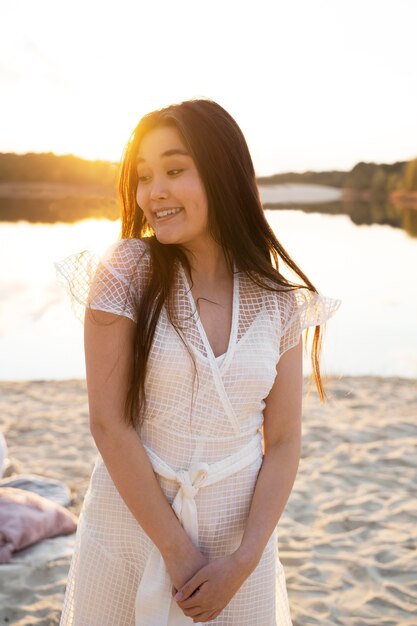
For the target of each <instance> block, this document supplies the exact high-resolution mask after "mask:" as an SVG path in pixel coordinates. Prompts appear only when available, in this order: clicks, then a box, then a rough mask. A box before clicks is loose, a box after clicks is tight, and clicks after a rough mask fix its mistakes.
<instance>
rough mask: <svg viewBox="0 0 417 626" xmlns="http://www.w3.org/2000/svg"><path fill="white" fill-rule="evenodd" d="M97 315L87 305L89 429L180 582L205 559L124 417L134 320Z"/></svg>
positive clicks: (128, 502)
mask: <svg viewBox="0 0 417 626" xmlns="http://www.w3.org/2000/svg"><path fill="white" fill-rule="evenodd" d="M93 314H94V320H96V321H93V320H92V315H91V311H89V310H88V309H87V312H86V316H85V322H84V349H85V362H86V376H87V390H88V403H89V414H90V431H91V434H92V436H93V438H94V441H95V443H96V446H97V448H98V450H99V452H100V454H101V456H102V457H103V461H104V463H105V465H106V468H107V470H108V472H109V474H110V476H111V478H112V480H113V482H114V484H115V486H116V488H117V490H118V491H119V493H120V495H121V497H122V498H123V500H124V502H125V503H126V505H127V507H128V508H129V509H130V511H131V512H132V514H133V516H134V517H135V518H136V520H137V521H138V523H139V524H140V526H141V527H142V528H143V530H144V531H145V532H146V534H147V535H148V536H149V537H150V539H151V540H152V541H153V542H154V544H155V545H156V546H157V548H158V550H159V551H160V552H161V554H162V556H163V558H164V560H165V563H166V565H167V569H168V571H169V573H170V575H171V578H172V581H173V583H174V584H175V585H176V586H177V587H178V586H180V585H181V584H183V583H184V582H185V581H186V580H188V578H189V577H190V576H192V575H193V574H194V573H195V572H196V571H197V570H198V569H199V567H202V566H203V565H204V564H205V563H207V559H206V557H204V556H203V555H202V554H201V553H200V551H199V550H198V549H197V548H196V546H194V544H193V543H192V541H191V539H189V537H188V535H187V534H186V532H185V530H184V529H183V527H182V526H181V524H180V522H179V520H178V518H177V516H176V515H175V513H174V511H173V509H172V507H171V505H170V504H169V502H168V500H167V499H166V497H165V494H164V492H163V491H162V489H161V487H160V484H159V482H158V481H157V479H156V476H155V473H154V471H153V467H152V464H151V462H150V460H149V457H148V455H147V453H146V450H145V448H144V446H143V444H142V442H141V439H140V437H139V435H138V433H137V432H136V431H135V430H134V429H133V428H131V427H130V426H127V425H126V424H125V423H124V422H123V420H122V412H123V407H124V400H125V394H126V392H127V383H128V380H129V371H130V367H131V366H132V363H133V338H134V332H135V323H134V322H133V321H132V320H130V319H129V318H127V317H123V316H118V315H114V314H113V313H107V312H103V311H98V310H94V312H93ZM114 320H116V321H114ZM109 321H112V323H111V324H109Z"/></svg>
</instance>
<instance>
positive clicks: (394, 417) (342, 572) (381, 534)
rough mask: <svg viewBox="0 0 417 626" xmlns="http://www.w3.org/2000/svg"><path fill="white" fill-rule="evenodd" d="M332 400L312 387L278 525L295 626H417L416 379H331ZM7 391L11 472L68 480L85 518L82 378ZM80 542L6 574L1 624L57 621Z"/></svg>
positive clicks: (24, 559) (42, 551) (3, 407)
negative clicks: (291, 483)
mask: <svg viewBox="0 0 417 626" xmlns="http://www.w3.org/2000/svg"><path fill="white" fill-rule="evenodd" d="M326 391H327V393H328V395H329V401H328V402H327V403H326V404H325V405H320V403H319V401H318V398H317V395H316V393H315V391H314V388H313V390H312V391H311V393H310V395H308V396H305V399H304V412H303V415H304V438H303V452H302V460H301V463H300V468H299V473H298V476H297V480H296V483H295V486H294V490H293V492H292V494H291V497H290V500H289V502H288V505H287V508H286V510H285V513H284V515H283V517H282V519H281V522H280V533H279V536H280V544H279V545H280V557H281V560H282V562H283V564H284V567H285V570H286V575H287V583H288V594H289V599H290V604H291V610H292V616H293V623H294V626H307V625H308V626H310V625H313V624H317V625H320V626H338V625H343V626H365V625H368V624H369V625H370V624H372V625H375V626H416V625H417V574H416V572H417V549H416V548H417V540H416V536H417V498H416V492H417V454H416V450H417V381H415V380H410V379H399V378H373V377H343V378H340V379H337V378H329V379H328V381H327V383H326ZM305 392H307V381H306V382H305ZM0 394H1V395H0V430H1V431H2V432H3V433H4V435H5V437H6V441H7V444H8V447H9V456H10V458H11V459H12V462H13V464H14V469H15V470H16V471H17V472H22V473H23V472H24V473H36V474H41V475H44V476H49V477H53V478H57V479H60V480H63V481H65V482H66V484H67V485H68V486H69V487H70V489H71V495H72V501H71V506H70V509H71V510H72V511H73V512H74V513H76V514H79V512H80V508H81V505H82V501H83V497H84V495H85V492H86V490H87V487H88V482H89V477H90V474H91V471H92V468H93V465H94V460H95V456H96V448H95V445H94V441H93V439H92V437H91V435H90V432H89V428H88V404H87V396H86V387H85V381H78V380H69V381H39V382H0ZM73 541H74V535H72V536H69V537H60V538H56V539H49V540H47V541H43V542H41V543H40V544H38V545H37V546H35V547H33V548H27V549H26V550H23V551H21V552H20V553H16V555H15V557H14V558H13V564H12V565H7V566H0V623H1V624H16V625H18V626H28V625H31V624H36V625H42V626H46V625H48V626H50V625H52V624H58V623H59V615H60V610H61V607H62V600H63V594H64V590H65V583H66V576H67V573H68V568H69V563H70V556H71V550H72V546H73ZM115 626H117V625H115ZM236 626H238V625H236ZM254 626H262V625H261V624H259V625H254Z"/></svg>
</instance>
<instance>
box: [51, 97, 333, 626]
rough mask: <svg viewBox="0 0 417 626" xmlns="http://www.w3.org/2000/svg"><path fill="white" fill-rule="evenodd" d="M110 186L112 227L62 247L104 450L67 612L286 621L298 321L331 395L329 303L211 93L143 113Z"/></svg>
mask: <svg viewBox="0 0 417 626" xmlns="http://www.w3.org/2000/svg"><path fill="white" fill-rule="evenodd" d="M119 193H120V199H121V206H122V232H121V237H122V238H121V239H120V240H118V241H117V242H115V243H114V244H112V246H110V248H109V249H108V250H107V252H106V253H105V254H104V255H103V257H102V258H101V259H99V260H97V259H95V257H94V256H92V255H91V254H89V253H88V252H84V253H79V254H75V255H72V256H70V257H67V258H66V259H63V260H62V261H60V262H58V263H56V264H55V265H56V268H57V270H58V271H59V274H58V276H59V277H60V278H61V279H62V278H63V284H64V285H65V286H66V287H67V288H68V290H69V291H70V293H71V296H72V303H73V305H74V307H75V311H76V312H77V314H78V313H79V312H80V308H79V305H82V306H85V307H86V309H85V318H84V320H83V321H84V338H85V357H86V374H87V389H88V401H89V414H90V429H91V433H92V436H93V438H94V441H95V443H96V445H97V448H98V451H99V455H98V458H97V461H96V464H95V467H94V471H93V474H92V477H91V481H90V485H89V488H88V491H87V494H86V497H85V500H84V504H83V509H82V512H81V515H80V520H79V527H78V530H77V541H76V546H75V551H74V556H73V559H72V562H71V567H70V572H69V577H68V584H67V590H66V595H65V601H64V609H63V612H62V618H61V626H69V625H74V626H122V625H123V626H132V625H134V624H135V625H136V626H165V625H168V624H169V625H170V626H174V625H175V626H180V625H186V624H191V623H208V624H211V623H213V624H216V625H228V626H230V625H232V624H233V625H236V626H255V625H259V626H269V625H275V624H279V625H281V626H282V625H288V624H291V618H290V611H289V606H288V599H287V592H286V585H285V575H284V571H283V568H282V565H281V563H280V560H279V556H278V545H277V534H276V533H277V530H276V527H277V523H278V520H279V518H280V516H281V514H282V511H283V509H284V506H285V504H286V501H287V499H288V497H289V494H290V491H291V489H292V486H293V482H294V479H295V475H296V471H297V467H298V462H299V457H300V438H301V435H300V433H301V398H302V335H301V333H302V330H303V329H305V328H308V327H309V326H316V328H315V335H314V341H313V346H312V361H313V372H314V376H315V380H316V384H317V388H318V390H319V394H320V397H321V399H322V400H323V399H324V398H325V394H324V391H323V388H322V384H321V378H320V372H319V362H318V356H319V347H320V324H322V323H324V322H325V321H326V319H328V318H329V317H330V316H331V315H332V314H333V313H334V312H335V311H336V309H337V308H338V306H339V305H340V301H339V300H334V299H331V298H326V297H324V296H321V295H318V292H317V290H316V289H315V287H314V286H313V285H312V284H311V282H310V281H309V280H308V278H307V277H306V276H305V275H304V274H303V273H302V271H301V270H300V269H299V268H298V267H297V265H296V264H295V263H294V262H293V261H292V260H291V258H290V257H289V255H288V253H287V252H286V251H285V250H284V249H283V247H282V246H281V245H280V243H279V242H278V241H277V239H276V237H275V235H274V233H273V232H272V230H271V229H270V227H269V225H268V223H267V221H266V219H265V216H264V212H263V209H262V205H261V202H260V199H259V194H258V189H257V186H256V180H255V173H254V168H253V164H252V160H251V157H250V154H249V151H248V147H247V144H246V141H245V139H244V137H243V135H242V132H241V131H240V129H239V127H238V126H237V124H236V122H235V121H234V120H233V118H232V117H231V116H230V115H229V114H228V113H227V112H226V111H225V110H224V109H223V108H222V107H221V106H219V105H218V104H216V103H215V102H213V101H211V100H208V99H198V100H189V101H185V102H182V103H180V104H175V105H172V106H168V107H166V108H164V109H161V110H157V111H154V112H151V113H149V114H148V115H145V116H144V117H143V118H142V119H141V120H140V122H139V124H138V125H137V127H136V128H135V130H134V131H133V133H132V136H131V138H130V140H129V142H128V144H127V147H126V150H125V153H124V157H123V159H122V164H121V168H120V175H119ZM280 259H281V260H282V261H283V262H284V263H286V265H287V266H288V267H290V268H291V269H292V270H293V271H294V272H295V274H297V275H298V276H299V277H300V278H301V279H302V281H303V284H301V285H296V284H295V283H293V282H291V281H289V280H288V279H286V278H284V276H283V275H282V274H281V272H280V271H279V269H278V263H279V260H280ZM272 260H273V261H274V263H273V261H272ZM77 307H78V308H77ZM80 319H82V318H81V317H80Z"/></svg>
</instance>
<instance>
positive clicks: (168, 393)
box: [55, 239, 341, 626]
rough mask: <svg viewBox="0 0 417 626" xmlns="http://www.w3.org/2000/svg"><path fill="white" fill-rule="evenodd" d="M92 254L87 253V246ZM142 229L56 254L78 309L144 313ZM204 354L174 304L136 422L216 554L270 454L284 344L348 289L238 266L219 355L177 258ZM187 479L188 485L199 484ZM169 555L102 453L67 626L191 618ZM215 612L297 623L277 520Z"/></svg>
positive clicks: (250, 624)
mask: <svg viewBox="0 0 417 626" xmlns="http://www.w3.org/2000/svg"><path fill="white" fill-rule="evenodd" d="M85 259H86V260H87V262H84V260H85ZM150 260H151V259H150V251H149V249H148V244H147V242H146V240H145V239H126V240H120V241H118V242H116V243H115V244H113V245H112V246H110V248H109V249H108V251H107V253H106V254H105V255H104V256H103V258H102V259H97V257H95V256H94V255H91V254H90V253H86V252H84V253H82V257H81V260H80V253H79V254H76V255H71V256H70V257H67V258H66V259H63V260H62V261H59V262H57V263H55V267H56V270H57V272H58V276H59V280H60V282H61V284H63V285H64V286H65V288H66V290H67V292H68V293H69V294H70V296H71V302H72V305H73V307H75V309H74V310H75V311H76V312H77V313H78V315H77V317H78V319H80V320H82V315H81V310H82V309H83V308H84V307H85V306H89V307H91V308H93V309H100V310H104V311H110V312H114V313H118V314H120V315H125V316H127V317H129V318H130V319H132V320H133V321H136V319H137V318H136V312H135V310H136V307H137V305H138V301H139V299H140V297H141V293H143V288H144V285H145V284H146V282H147V279H148V277H149V271H150ZM173 294H174V298H175V306H176V309H177V319H178V321H179V322H180V323H181V327H182V331H183V336H184V338H185V339H186V342H187V345H188V346H189V348H190V350H191V351H192V354H193V356H194V360H195V363H196V366H197V371H198V377H196V379H195V381H194V389H193V380H194V376H193V372H194V365H193V360H192V359H191V357H190V355H189V353H188V351H187V349H186V347H185V346H184V344H183V342H182V341H181V339H180V337H179V336H178V334H177V332H176V331H175V329H174V328H173V327H172V325H171V323H170V322H169V319H168V316H167V313H166V310H165V306H164V307H163V308H162V311H161V315H160V317H159V320H158V324H157V328H156V332H155V336H154V341H153V344H152V348H151V352H150V356H149V361H148V371H147V375H146V384H145V390H146V395H147V401H148V407H147V412H146V415H145V419H144V423H143V425H142V427H141V428H140V429H138V435H139V436H140V438H141V441H142V442H143V444H144V446H145V449H146V450H147V452H148V456H149V459H150V461H151V463H152V465H153V468H154V471H155V473H156V476H157V479H158V481H159V483H160V485H161V487H162V489H163V491H164V493H165V495H166V497H167V499H168V501H169V502H170V504H171V505H172V506H173V508H174V511H175V512H176V514H177V515H178V517H179V519H180V521H181V522H182V524H183V526H184V528H185V529H186V531H187V532H188V533H189V535H190V536H191V537H192V539H193V541H194V542H195V543H196V544H197V545H198V546H199V548H200V550H201V551H202V552H203V553H204V554H205V555H206V556H207V557H208V558H209V560H212V559H214V558H217V557H220V556H224V555H226V554H230V553H231V552H233V551H234V550H236V549H237V548H238V546H239V545H240V542H241V538H242V536H243V532H244V528H245V522H246V519H247V516H248V512H249V507H250V504H251V499H252V494H253V491H254V488H255V485H256V480H257V476H258V472H259V470H260V467H261V465H262V458H263V445H262V423H263V409H264V408H265V400H266V398H267V396H268V393H269V391H270V389H271V387H272V385H273V382H274V379H275V377H276V365H277V363H278V361H279V359H280V357H281V356H282V354H283V353H284V352H286V351H287V350H289V349H290V348H291V347H293V346H294V345H296V344H297V343H298V341H299V339H300V335H301V332H302V330H303V329H304V328H307V327H308V326H315V325H317V324H323V323H324V322H326V320H327V319H328V318H329V317H331V316H332V315H333V314H334V313H335V311H336V310H337V309H338V307H339V306H340V303H341V301H340V300H336V299H332V298H328V297H324V296H321V295H317V294H313V293H311V292H310V291H309V290H307V289H302V290H298V291H296V292H294V291H292V292H280V293H276V292H270V291H268V290H266V289H262V288H261V287H259V286H257V285H255V284H254V283H253V282H252V281H251V280H250V279H249V277H247V276H246V274H244V273H243V272H239V271H238V270H237V268H236V266H235V273H234V285H233V318H232V327H231V333H230V338H229V345H228V348H227V351H226V353H225V354H224V356H223V357H222V358H220V359H219V358H216V357H217V356H220V355H214V353H213V351H212V349H211V346H210V343H209V341H208V339H207V336H206V333H205V331H204V327H203V326H202V324H201V321H200V319H199V317H198V311H197V307H196V303H195V302H194V299H193V295H192V293H191V290H190V286H189V283H188V280H187V277H186V274H185V272H184V269H183V267H182V265H181V264H180V262H179V261H178V262H177V264H176V268H175V280H174V290H173ZM190 487H192V488H191V489H190ZM170 588H171V583H170V580H169V577H168V574H167V572H166V569H164V563H163V561H162V557H161V555H160V554H159V552H158V551H157V549H156V547H155V546H154V544H153V543H152V541H151V540H150V539H149V537H148V536H147V535H146V534H145V532H144V531H143V530H142V528H141V527H140V525H139V523H138V522H137V520H136V519H135V518H134V516H133V515H132V513H131V512H130V510H129V509H128V507H127V506H126V504H125V502H124V501H123V499H122V498H121V496H120V494H119V492H118V490H117V489H116V487H115V485H114V483H113V482H112V480H111V477H110V475H109V473H108V471H107V469H106V466H105V464H104V461H103V459H102V457H101V456H100V454H98V456H97V460H96V463H95V466H94V470H93V473H92V476H91V481H90V484H89V488H88V491H87V493H86V496H85V500H84V503H83V508H82V511H81V514H80V522H79V527H78V530H77V535H76V545H75V550H74V555H73V558H72V561H71V567H70V571H69V575H68V583H67V589H66V594H65V600H64V607H63V612H62V617H61V622H60V626H166V625H170V626H171V625H174V624H175V626H180V625H184V626H185V625H190V624H193V623H194V622H193V621H192V619H191V618H187V617H186V616H185V615H183V613H182V611H181V610H180V609H179V607H178V605H177V603H176V602H175V601H174V600H173V599H172V598H171V593H170ZM206 623H207V624H213V625H216V626H232V625H233V626H255V625H257V624H259V625H262V626H273V625H274V626H278V625H279V626H290V625H291V617H290V610H289V605H288V598H287V591H286V582H285V574H284V570H283V567H282V565H281V562H280V559H279V552H278V528H276V529H275V530H274V532H273V534H272V535H271V537H270V540H269V542H268V544H267V546H266V548H265V550H264V553H263V555H262V558H261V560H260V562H259V564H258V566H257V567H256V569H255V570H254V571H253V573H252V574H251V575H250V576H249V577H248V578H247V579H246V581H245V582H244V584H243V585H242V587H241V588H240V589H239V591H238V592H237V593H236V595H235V596H234V597H233V598H232V600H231V602H230V603H229V604H228V606H227V607H226V608H225V609H224V610H223V612H222V613H221V614H220V615H219V616H218V617H217V618H216V619H215V620H212V621H210V622H206Z"/></svg>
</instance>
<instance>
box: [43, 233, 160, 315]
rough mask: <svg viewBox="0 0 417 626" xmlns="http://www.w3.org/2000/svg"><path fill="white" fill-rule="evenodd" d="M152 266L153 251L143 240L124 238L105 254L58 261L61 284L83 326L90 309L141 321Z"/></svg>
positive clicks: (78, 254) (85, 253)
mask: <svg viewBox="0 0 417 626" xmlns="http://www.w3.org/2000/svg"><path fill="white" fill-rule="evenodd" d="M148 265H149V251H148V248H147V244H146V243H145V242H144V241H143V240H142V239H120V240H118V241H116V242H115V243H113V244H111V246H109V247H108V248H107V249H106V251H105V252H104V253H103V254H102V255H98V254H96V253H94V252H92V251H90V250H83V251H82V252H76V253H75V254H71V255H69V256H67V257H65V258H63V259H61V260H59V261H55V262H54V266H55V271H56V276H57V280H58V283H59V284H60V285H61V286H62V287H63V288H64V290H65V291H66V292H67V294H68V295H69V298H70V304H71V308H72V310H73V312H74V315H75V316H76V318H77V319H78V320H79V321H80V322H81V323H84V315H85V309H86V308H90V309H94V310H99V311H107V312H109V313H116V314H117V315H124V316H125V317H128V318H130V319H131V320H133V321H134V322H137V306H138V299H139V297H140V295H141V291H142V289H143V286H144V279H145V273H146V267H145V266H148Z"/></svg>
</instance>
